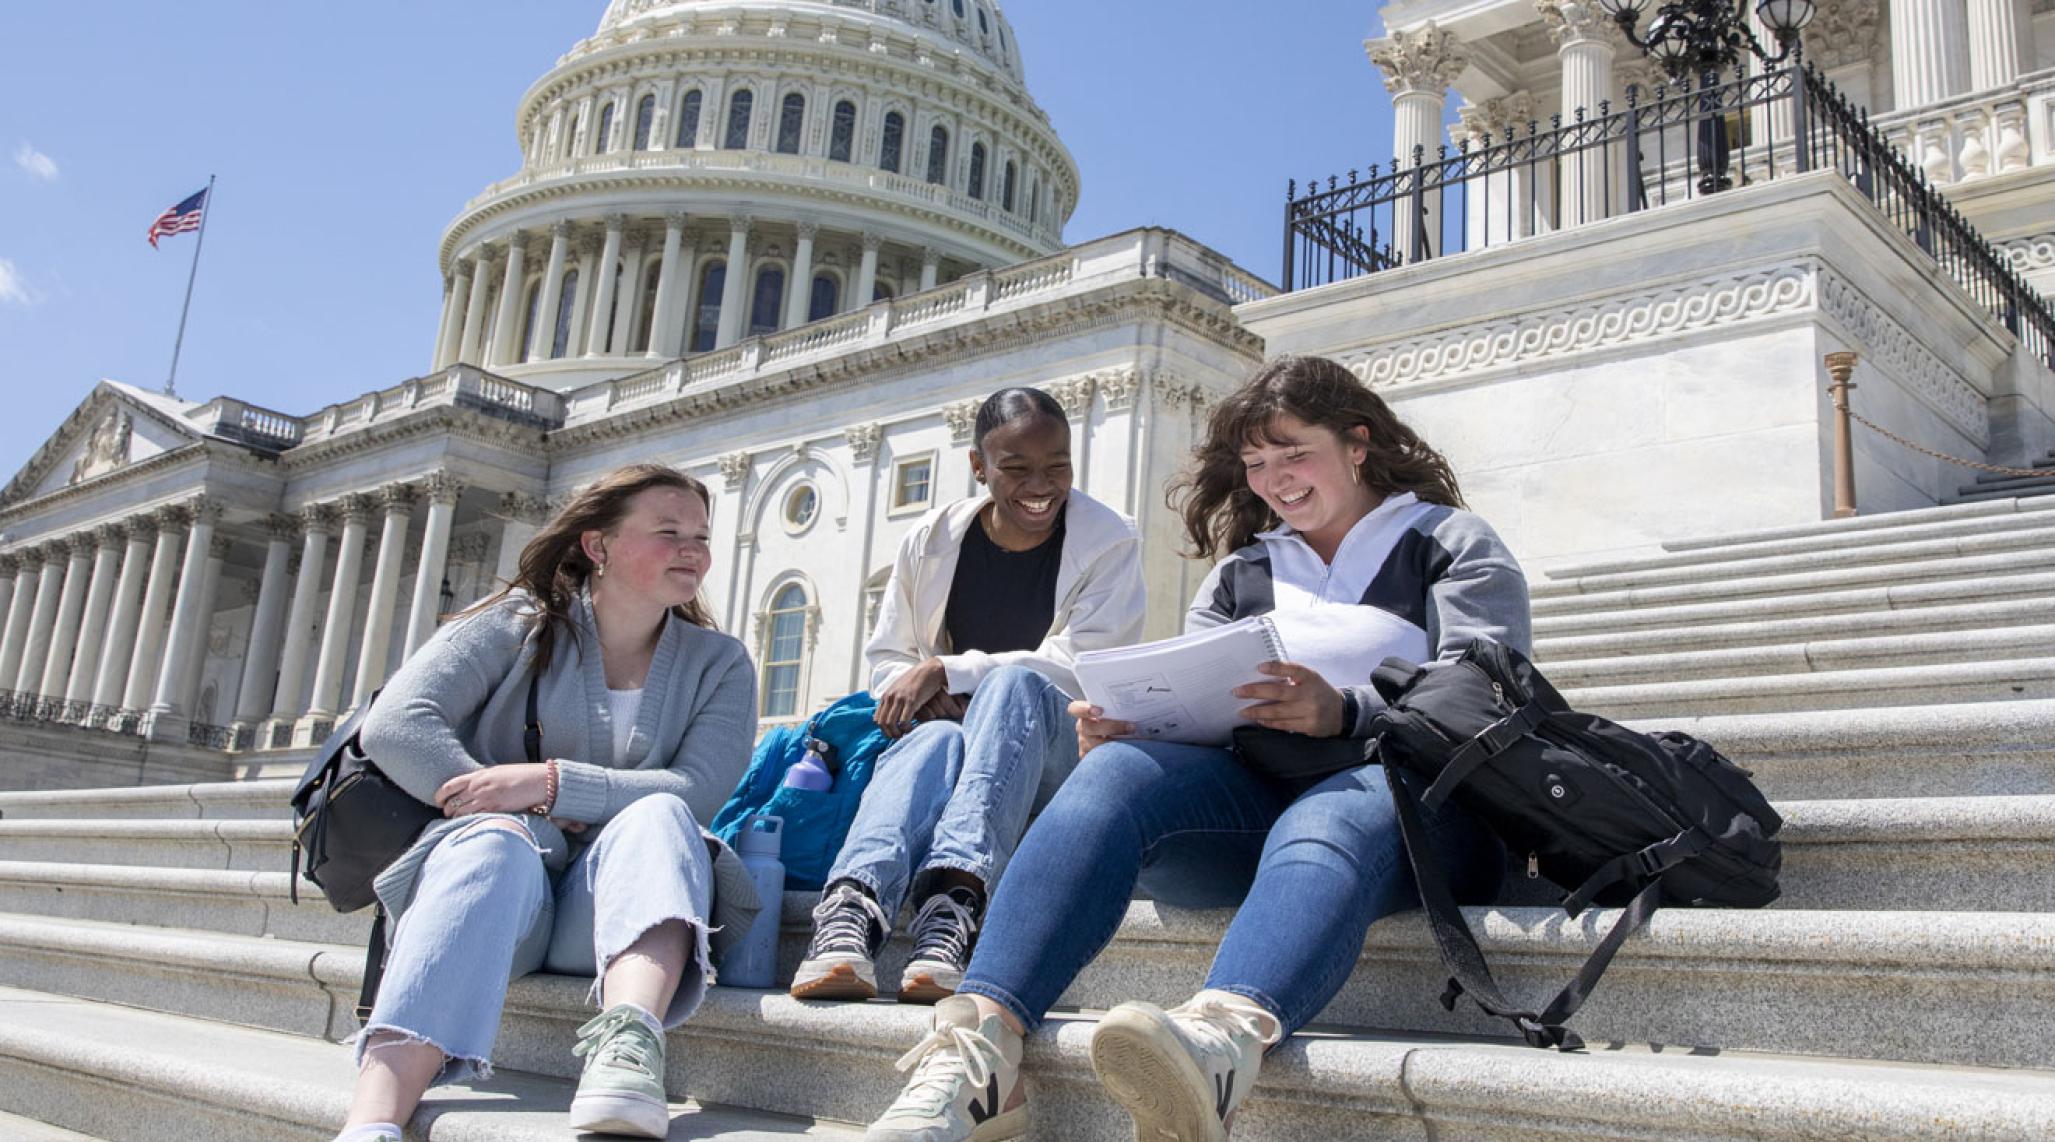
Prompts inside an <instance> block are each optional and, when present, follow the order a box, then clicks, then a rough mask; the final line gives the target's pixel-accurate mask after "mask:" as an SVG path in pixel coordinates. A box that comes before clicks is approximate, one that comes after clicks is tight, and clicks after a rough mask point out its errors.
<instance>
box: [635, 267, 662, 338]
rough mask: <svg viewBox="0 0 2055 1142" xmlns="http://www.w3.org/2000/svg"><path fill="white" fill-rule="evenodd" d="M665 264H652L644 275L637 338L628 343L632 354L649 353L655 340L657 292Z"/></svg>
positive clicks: (636, 325)
mask: <svg viewBox="0 0 2055 1142" xmlns="http://www.w3.org/2000/svg"><path fill="white" fill-rule="evenodd" d="M663 276H664V264H663V263H662V262H651V263H650V266H649V272H648V273H646V274H643V275H642V310H641V313H640V314H639V315H638V316H637V318H636V321H635V336H634V337H632V338H630V339H629V341H628V351H629V352H630V353H647V352H649V344H650V342H651V341H652V340H654V339H655V336H656V332H655V328H654V327H655V325H656V291H657V287H658V286H659V285H661V284H662V282H663Z"/></svg>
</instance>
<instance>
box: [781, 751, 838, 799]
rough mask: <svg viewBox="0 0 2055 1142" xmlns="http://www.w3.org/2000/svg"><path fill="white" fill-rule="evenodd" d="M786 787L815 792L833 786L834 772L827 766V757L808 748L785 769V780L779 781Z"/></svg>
mask: <svg viewBox="0 0 2055 1142" xmlns="http://www.w3.org/2000/svg"><path fill="white" fill-rule="evenodd" d="M779 784H780V785H783V786H784V787H785V788H787V789H810V790H812V791H814V792H816V793H820V792H824V791H826V790H829V789H833V788H834V787H835V773H834V771H833V770H831V769H829V768H828V759H827V757H826V756H825V755H824V754H822V753H821V752H820V751H819V750H816V749H812V748H808V749H807V751H806V756H805V757H802V758H800V759H799V760H798V761H795V762H793V763H792V767H791V768H790V769H787V770H786V771H785V780H783V781H781V782H779Z"/></svg>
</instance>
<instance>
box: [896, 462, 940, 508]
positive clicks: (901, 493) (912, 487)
mask: <svg viewBox="0 0 2055 1142" xmlns="http://www.w3.org/2000/svg"><path fill="white" fill-rule="evenodd" d="M934 483H935V457H934V456H933V454H929V455H925V456H914V457H911V458H908V459H905V460H901V461H900V462H899V463H898V464H896V465H894V466H893V469H892V510H893V511H898V510H899V509H900V508H919V507H926V506H927V503H928V497H929V496H930V495H931V494H932V491H933V488H934Z"/></svg>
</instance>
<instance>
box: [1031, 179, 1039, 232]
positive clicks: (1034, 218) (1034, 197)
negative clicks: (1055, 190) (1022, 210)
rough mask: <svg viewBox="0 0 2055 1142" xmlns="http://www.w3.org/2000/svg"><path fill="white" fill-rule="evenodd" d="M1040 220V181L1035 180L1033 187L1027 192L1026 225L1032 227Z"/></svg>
mask: <svg viewBox="0 0 2055 1142" xmlns="http://www.w3.org/2000/svg"><path fill="white" fill-rule="evenodd" d="M1041 220H1042V180H1041V179H1036V180H1035V185H1034V186H1033V187H1031V188H1030V189H1029V190H1028V223H1029V224H1030V225H1032V224H1034V223H1036V222H1040V221H1041Z"/></svg>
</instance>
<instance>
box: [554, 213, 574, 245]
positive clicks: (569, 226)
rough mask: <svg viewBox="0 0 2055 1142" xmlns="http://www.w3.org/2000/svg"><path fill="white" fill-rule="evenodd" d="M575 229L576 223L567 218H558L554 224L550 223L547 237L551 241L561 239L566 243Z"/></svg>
mask: <svg viewBox="0 0 2055 1142" xmlns="http://www.w3.org/2000/svg"><path fill="white" fill-rule="evenodd" d="M577 229H578V224H577V223H575V222H573V221H571V220H570V219H568V218H559V219H557V220H556V221H555V222H552V223H551V224H550V227H549V236H550V237H551V238H552V239H558V238H561V239H564V240H566V241H568V240H570V237H571V235H572V234H573V233H575V232H576V231H577Z"/></svg>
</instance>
